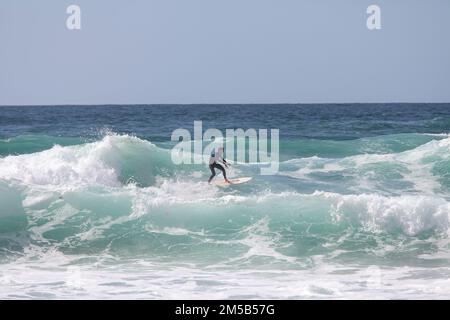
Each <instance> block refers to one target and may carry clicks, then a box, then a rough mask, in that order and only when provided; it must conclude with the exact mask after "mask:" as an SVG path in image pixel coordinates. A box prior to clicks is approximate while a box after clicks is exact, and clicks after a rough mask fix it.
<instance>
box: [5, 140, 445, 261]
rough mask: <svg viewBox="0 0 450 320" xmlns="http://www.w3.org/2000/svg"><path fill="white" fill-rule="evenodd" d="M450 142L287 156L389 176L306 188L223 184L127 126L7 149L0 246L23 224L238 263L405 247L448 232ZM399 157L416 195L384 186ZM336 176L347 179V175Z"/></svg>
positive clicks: (103, 247) (75, 249)
mask: <svg viewBox="0 0 450 320" xmlns="http://www.w3.org/2000/svg"><path fill="white" fill-rule="evenodd" d="M449 148H450V138H446V139H441V140H433V141H430V142H428V143H425V144H423V145H421V146H419V147H417V148H414V149H411V150H408V151H403V152H399V153H391V154H365V155H356V156H350V157H346V158H343V159H323V158H320V157H317V156H314V157H309V158H303V159H297V160H291V161H288V162H284V163H282V166H290V168H291V169H293V170H291V173H290V174H292V175H295V174H298V170H304V172H302V175H303V176H306V177H308V178H310V179H311V176H312V177H313V178H314V179H315V180H318V178H319V176H318V174H320V173H326V172H331V171H340V172H342V171H344V173H345V174H350V173H351V174H353V175H354V180H353V184H356V182H355V181H357V182H358V183H360V184H362V182H363V181H364V179H365V178H367V173H368V172H375V175H376V174H387V176H386V179H385V180H383V179H380V177H378V180H377V181H378V182H379V184H378V185H377V186H376V187H374V186H371V188H369V187H368V188H367V189H370V191H367V192H361V189H362V188H361V187H360V190H358V191H354V192H339V191H338V190H335V191H325V190H323V189H322V191H320V190H321V189H317V190H319V191H315V192H311V193H304V192H299V191H298V190H296V189H295V188H294V189H291V188H282V187H279V185H277V184H276V183H270V182H271V181H272V180H271V179H273V178H274V177H270V176H269V177H264V176H262V177H255V180H258V181H259V182H260V183H255V184H254V186H252V185H248V186H247V185H243V186H237V187H231V188H228V189H220V188H218V187H215V186H211V185H208V183H207V182H205V180H206V179H205V178H206V177H207V175H208V170H207V168H206V167H205V166H193V167H183V166H175V165H173V164H172V162H171V160H170V152H169V151H168V150H166V149H162V148H159V147H157V146H155V145H154V144H152V143H150V142H148V141H145V140H141V139H139V138H137V137H132V136H127V135H115V134H108V135H107V136H105V137H103V138H102V139H101V140H99V141H96V142H91V143H86V144H81V145H75V146H65V147H63V146H54V147H52V148H51V149H48V150H45V151H41V152H37V153H33V154H24V155H16V156H7V157H4V158H1V159H0V200H1V202H2V205H3V208H2V210H1V214H0V220H2V224H0V225H2V228H0V234H1V237H0V238H1V239H0V247H1V243H6V242H7V243H8V248H10V247H11V248H12V247H14V246H12V245H11V243H12V242H14V241H15V240H12V239H13V238H14V237H17V235H14V237H13V235H12V234H13V232H22V233H23V235H24V236H25V237H26V239H28V240H27V241H24V242H23V243H25V244H26V245H30V244H33V245H36V246H38V247H43V248H56V249H57V250H61V251H63V252H67V253H80V252H81V253H86V252H90V253H92V252H94V253H95V252H103V253H105V252H106V253H108V254H109V253H111V254H120V255H133V254H143V255H149V256H151V257H160V258H161V257H165V256H167V255H176V256H178V257H179V258H180V259H184V258H185V259H186V261H189V260H190V259H194V260H195V259H196V257H200V256H202V257H203V258H204V255H209V254H211V255H212V256H211V259H212V260H214V261H215V262H216V263H217V262H218V261H221V263H223V261H222V260H221V259H220V257H219V256H215V255H214V254H213V253H212V252H216V251H217V250H219V251H221V252H223V253H224V256H226V257H227V259H226V260H227V261H237V260H239V261H240V262H243V261H250V260H251V261H252V262H253V263H254V262H255V259H257V260H258V259H262V260H264V259H266V258H267V257H271V259H274V261H280V260H282V261H284V263H286V262H292V261H293V260H292V259H294V260H295V259H297V258H300V257H304V256H308V255H311V254H313V255H314V254H317V255H320V254H330V252H334V254H336V252H349V251H350V252H351V251H354V250H369V251H370V250H373V251H374V252H376V249H377V248H379V246H377V245H376V243H377V242H378V241H381V242H384V244H386V243H385V242H386V241H387V242H389V243H390V245H392V243H393V244H394V245H393V247H394V248H395V247H396V246H397V245H400V246H401V247H402V246H403V248H404V247H405V246H404V243H409V242H413V241H415V240H417V239H425V240H427V239H434V238H439V239H448V236H449V230H450V228H449V226H450V223H449V221H450V217H449V213H450V204H449V201H448V199H447V198H446V196H445V195H440V194H438V193H436V192H434V191H433V192H426V191H427V190H426V189H425V185H426V183H428V182H429V180H430V179H429V177H430V176H429V175H430V174H431V175H433V170H437V167H438V165H439V164H441V163H442V161H444V162H445V161H447V159H448V157H450V152H449ZM379 165H381V166H380V167H377V166H379ZM389 166H392V167H391V169H392V168H393V169H392V170H394V169H395V170H397V171H396V172H398V173H400V176H401V178H402V179H409V181H411V182H414V183H415V184H416V188H413V189H414V190H415V191H416V193H415V194H414V193H411V194H408V192H405V191H404V190H405V189H403V190H401V189H400V190H401V191H400V192H399V193H400V194H395V192H384V191H385V190H383V188H382V187H381V186H382V182H383V181H392V180H395V179H393V171H392V170H391V171H389V170H388V169H389ZM299 167H300V169H299ZM422 169H423V170H422ZM447 169H448V168H447ZM240 170H242V171H243V172H244V173H245V172H246V171H245V170H247V169H246V168H241V169H240ZM306 170H309V171H308V172H307V171H306ZM351 170H352V171H351ZM376 170H378V173H377V171H376ZM424 170H425V171H424ZM441 170H445V168H444V167H442V168H441ZM285 173H286V172H283V174H285ZM371 174H373V173H371ZM314 175H315V176H314ZM389 175H390V176H389ZM433 177H434V175H433ZM441 178H442V176H441ZM420 179H423V184H422V185H421V188H422V189H423V190H421V188H419V187H417V185H418V183H419V182H420ZM380 181H381V182H380ZM432 182H433V183H434V182H435V180H432ZM330 183H333V184H335V185H337V186H338V187H340V185H341V184H342V180H339V179H335V180H334V181H332V179H330ZM338 187H336V189H338ZM385 189H387V188H385ZM393 189H394V188H393ZM420 190H421V192H419V191H420ZM430 190H431V189H430ZM431 191H432V190H431ZM2 239H3V240H2ZM5 239H6V240H5ZM2 241H6V242H2ZM11 241H12V242H11ZM374 243H375V245H374ZM446 244H448V241H447V240H445V241H444V245H446ZM16 247H17V248H21V249H17V250H19V251H20V250H24V247H23V246H21V245H17V246H16ZM16 247H14V248H16ZM385 247H386V246H383V248H385ZM330 248H333V250H331V249H330ZM416 249H417V248H416ZM15 250H16V249H15ZM17 250H16V251H17ZM405 250H411V248H409V247H408V246H406V249H405ZM424 253H425V252H424ZM374 254H376V253H374ZM213 257H216V258H213ZM258 261H259V260H258Z"/></svg>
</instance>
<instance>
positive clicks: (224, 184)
mask: <svg viewBox="0 0 450 320" xmlns="http://www.w3.org/2000/svg"><path fill="white" fill-rule="evenodd" d="M216 179H217V180H213V182H211V183H212V184H213V185H215V186H219V187H228V186H231V185H233V184H241V183H246V182H249V181H250V180H252V177H242V178H235V179H229V180H230V181H231V184H230V183H228V182H225V180H223V178H222V177H219V178H216Z"/></svg>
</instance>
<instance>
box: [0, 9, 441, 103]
mask: <svg viewBox="0 0 450 320" xmlns="http://www.w3.org/2000/svg"><path fill="white" fill-rule="evenodd" d="M70 4H78V5H79V6H80V7H81V9H82V30H81V31H69V30H67V29H66V25H65V21H66V18H67V14H66V7H67V6H68V5H70ZM370 4H378V5H379V6H380V7H381V9H382V28H383V29H382V30H380V31H369V30H368V29H367V28H366V18H367V14H366V8H367V7H368V5H370ZM275 102H280V103H281V102H286V103H322V102H450V1H449V0H395V1H393V0H371V1H367V0H95V1H93V0H71V1H65V0H53V1H50V0H41V1H32V0H21V1H17V0H1V1H0V105H10V104H14V105H15V104H108V103H114V104H125V103H132V104H133V103H275Z"/></svg>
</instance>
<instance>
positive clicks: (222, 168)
mask: <svg viewBox="0 0 450 320" xmlns="http://www.w3.org/2000/svg"><path fill="white" fill-rule="evenodd" d="M215 169H219V170H220V171H222V174H223V177H224V178H225V179H226V178H227V173H226V172H225V168H224V167H223V166H222V165H220V164H218V163H217V162H214V163H213V164H210V165H209V170H211V173H212V174H211V177H209V180H208V182H211V180H212V179H213V178H214V176H215V175H216V170H215Z"/></svg>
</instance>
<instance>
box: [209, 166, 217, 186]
mask: <svg viewBox="0 0 450 320" xmlns="http://www.w3.org/2000/svg"><path fill="white" fill-rule="evenodd" d="M209 170H211V176H210V177H209V180H208V183H210V182H211V180H212V179H213V178H214V176H215V175H216V170H214V165H212V164H210V165H209Z"/></svg>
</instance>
